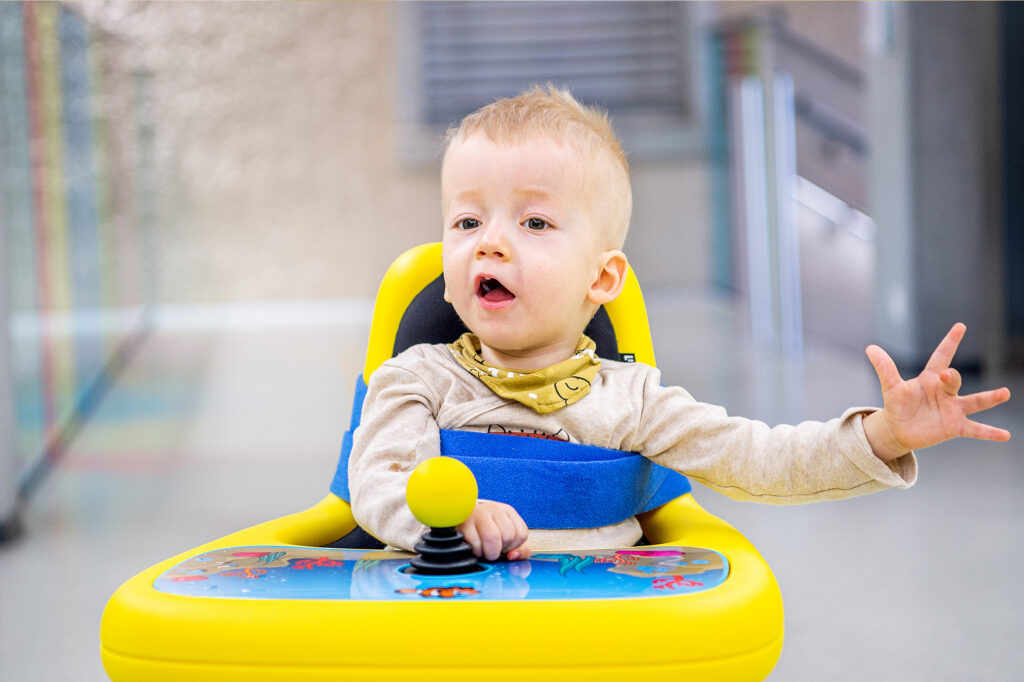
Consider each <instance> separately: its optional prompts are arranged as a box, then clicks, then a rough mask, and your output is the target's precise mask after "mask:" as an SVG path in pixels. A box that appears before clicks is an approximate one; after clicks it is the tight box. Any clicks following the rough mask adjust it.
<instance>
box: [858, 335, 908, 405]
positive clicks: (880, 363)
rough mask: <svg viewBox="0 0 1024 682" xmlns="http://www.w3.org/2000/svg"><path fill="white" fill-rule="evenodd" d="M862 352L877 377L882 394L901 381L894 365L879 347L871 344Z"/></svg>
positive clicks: (901, 378)
mask: <svg viewBox="0 0 1024 682" xmlns="http://www.w3.org/2000/svg"><path fill="white" fill-rule="evenodd" d="M864 352H865V353H866V354H867V356H868V360H870V361H871V366H872V367H874V368H875V374H877V375H878V381H879V383H881V384H882V392H883V393H884V392H885V391H888V390H889V389H890V388H893V387H894V386H898V385H899V384H900V383H901V382H902V381H903V377H901V376H900V371H899V370H898V369H897V368H896V363H895V362H893V361H892V358H891V357H889V354H888V353H886V352H885V351H884V350H882V348H881V347H880V346H876V345H874V344H872V345H870V346H868V347H867V348H866V349H865V350H864Z"/></svg>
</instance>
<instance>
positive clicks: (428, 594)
mask: <svg viewBox="0 0 1024 682" xmlns="http://www.w3.org/2000/svg"><path fill="white" fill-rule="evenodd" d="M395 592H397V593H398V594H418V595H419V596H421V597H424V598H426V599H430V598H438V599H453V598H455V597H470V596H473V595H474V594H480V590H477V589H475V588H472V587H465V586H463V585H452V586H450V587H422V588H417V587H406V588H404V589H401V590H395Z"/></svg>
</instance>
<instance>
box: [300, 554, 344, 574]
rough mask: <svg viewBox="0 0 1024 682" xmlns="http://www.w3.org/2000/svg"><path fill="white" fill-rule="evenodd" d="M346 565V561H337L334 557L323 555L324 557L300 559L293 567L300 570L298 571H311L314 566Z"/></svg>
mask: <svg viewBox="0 0 1024 682" xmlns="http://www.w3.org/2000/svg"><path fill="white" fill-rule="evenodd" d="M344 565H345V562H344V561H335V560H334V559H328V558H327V557H325V556H322V557H319V558H317V559H299V560H298V561H296V562H295V564H294V565H293V566H292V569H293V570H298V571H311V570H313V569H314V568H320V567H334V566H344Z"/></svg>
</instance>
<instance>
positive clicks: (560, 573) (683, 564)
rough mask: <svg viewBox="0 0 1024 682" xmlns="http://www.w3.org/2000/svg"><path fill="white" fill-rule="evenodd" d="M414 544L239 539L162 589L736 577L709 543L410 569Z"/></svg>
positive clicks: (418, 596) (673, 591)
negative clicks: (355, 545) (441, 571)
mask: <svg viewBox="0 0 1024 682" xmlns="http://www.w3.org/2000/svg"><path fill="white" fill-rule="evenodd" d="M413 556H414V555H412V554H409V553H408V552H398V551H388V550H369V551H368V550H352V549H326V548H319V547H235V548H227V549H217V550H213V551H210V552H204V553H202V554H199V555H197V556H194V557H191V558H189V559H187V560H185V561H183V562H182V563H180V564H178V565H177V566H175V567H174V568H171V569H170V570H168V571H167V572H166V573H164V574H163V575H161V576H160V577H159V578H157V579H156V581H155V583H154V588H155V589H156V590H158V591H160V592H167V593H171V594H180V595H188V596H193V597H213V598H222V599H335V600H363V601H366V600H370V601H380V600H384V601H397V600H409V601H422V600H431V601H437V600H464V599H473V600H492V601H510V600H556V601H566V600H587V599H616V598H624V599H625V598H637V597H664V596H672V595H680V594H688V593H694V592H702V591H705V590H709V589H712V588H714V587H716V586H718V585H720V584H722V583H723V582H724V581H725V579H726V578H727V577H728V575H729V564H728V561H727V560H726V559H725V557H724V556H722V555H721V554H719V553H718V552H716V551H714V550H710V549H703V548H699V547H677V546H652V547H631V548H623V549H605V550H589V551H579V552H541V553H538V554H534V555H532V556H531V557H530V558H529V559H527V560H525V561H511V562H509V561H501V562H496V563H481V564H480V566H481V570H478V571H477V572H474V573H467V574H456V575H445V576H435V575H417V574H414V573H409V572H408V569H409V560H410V559H411V558H412V557H413Z"/></svg>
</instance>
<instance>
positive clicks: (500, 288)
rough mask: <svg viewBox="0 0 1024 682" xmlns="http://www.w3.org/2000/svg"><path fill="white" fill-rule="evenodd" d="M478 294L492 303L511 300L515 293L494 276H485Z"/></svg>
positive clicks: (478, 288)
mask: <svg viewBox="0 0 1024 682" xmlns="http://www.w3.org/2000/svg"><path fill="white" fill-rule="evenodd" d="M476 294H477V296H479V297H480V298H482V299H484V300H485V301H488V302H490V303H501V302H503V301H511V300H512V299H513V298H515V297H516V296H515V294H513V293H512V292H511V291H509V290H508V289H506V288H505V285H504V284H502V283H501V282H499V281H498V280H496V279H494V278H493V277H483V278H481V280H480V285H479V286H478V287H477V290H476Z"/></svg>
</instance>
